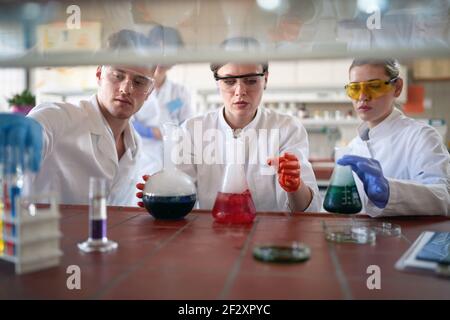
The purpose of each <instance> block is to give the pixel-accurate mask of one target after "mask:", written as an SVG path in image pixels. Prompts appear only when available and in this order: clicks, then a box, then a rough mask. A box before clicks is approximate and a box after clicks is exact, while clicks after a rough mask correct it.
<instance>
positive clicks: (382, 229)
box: [353, 221, 402, 237]
mask: <svg viewBox="0 0 450 320" xmlns="http://www.w3.org/2000/svg"><path fill="white" fill-rule="evenodd" d="M353 225H354V226H356V227H367V228H370V229H372V230H373V231H375V233H376V234H377V236H386V237H399V236H401V234H402V228H401V227H400V226H399V225H398V224H393V223H390V222H378V221H353Z"/></svg>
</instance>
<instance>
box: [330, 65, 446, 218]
mask: <svg viewBox="0 0 450 320" xmlns="http://www.w3.org/2000/svg"><path fill="white" fill-rule="evenodd" d="M349 72H350V83H349V84H348V85H347V86H346V91H347V94H348V95H349V97H350V98H351V99H352V103H353V107H354V109H355V111H356V113H357V114H358V116H359V117H360V118H361V119H362V120H363V121H364V122H363V123H362V124H361V126H360V127H359V128H358V136H357V137H356V138H355V139H353V140H352V141H351V143H350V145H349V146H350V148H351V155H346V156H344V157H343V158H341V159H340V160H338V164H341V165H350V166H351V167H352V169H353V171H354V172H355V174H356V176H357V178H356V183H357V186H358V190H359V193H360V195H361V196H362V201H363V204H364V209H363V212H366V213H368V214H369V215H370V216H372V217H379V216H388V215H449V213H450V195H449V194H450V183H449V179H450V156H449V153H448V151H447V150H446V148H445V147H444V144H443V142H442V138H441V136H440V135H439V133H438V132H437V131H436V130H435V129H434V128H432V127H430V126H428V125H427V124H425V123H422V122H418V121H416V120H413V119H411V118H408V117H406V116H405V115H404V114H403V113H402V112H401V111H400V110H399V109H397V108H396V107H395V105H394V100H395V98H396V97H398V96H399V95H400V93H401V91H402V87H403V81H402V79H401V78H400V77H399V68H398V64H397V62H396V61H395V60H392V59H386V60H377V59H366V60H364V59H362V60H354V61H353V63H352V65H351V66H350V71H349Z"/></svg>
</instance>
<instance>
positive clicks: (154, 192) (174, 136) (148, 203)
mask: <svg viewBox="0 0 450 320" xmlns="http://www.w3.org/2000/svg"><path fill="white" fill-rule="evenodd" d="M180 134H181V131H180V128H178V127H177V126H176V125H175V124H174V123H165V124H164V125H163V150H164V151H163V152H164V168H163V170H161V171H159V172H157V173H156V174H154V175H152V176H151V177H150V178H149V179H148V180H147V182H146V183H145V187H144V192H143V197H142V201H143V202H144V206H145V208H146V209H147V211H148V212H149V213H150V214H151V215H152V216H153V217H154V218H155V219H164V220H173V219H181V218H183V217H184V216H186V215H187V214H188V213H189V212H191V211H192V209H193V208H194V205H195V202H196V200H197V195H196V194H197V193H196V188H195V184H194V182H193V180H192V178H191V177H190V176H189V175H187V174H186V173H184V172H183V171H181V170H179V169H177V168H176V167H175V164H174V161H172V160H173V159H174V158H173V157H174V156H175V154H174V152H173V151H174V150H176V149H174V144H175V143H176V141H177V140H178V137H180V136H182V135H180Z"/></svg>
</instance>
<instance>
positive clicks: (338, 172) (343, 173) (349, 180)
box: [323, 148, 362, 214]
mask: <svg viewBox="0 0 450 320" xmlns="http://www.w3.org/2000/svg"><path fill="white" fill-rule="evenodd" d="M346 152H348V148H336V152H335V160H336V163H335V167H334V171H333V175H332V176H331V182H330V186H329V187H328V189H327V193H326V195H325V199H324V202H323V207H324V209H325V210H327V211H329V212H334V213H342V214H354V213H358V212H360V211H361V209H362V204H361V198H360V197H359V193H358V188H357V187H356V183H355V179H354V178H353V172H352V169H351V167H350V166H341V165H339V164H337V160H338V159H340V158H341V157H342V155H344V154H345V153H346Z"/></svg>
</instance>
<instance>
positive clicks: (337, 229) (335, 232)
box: [323, 222, 377, 244]
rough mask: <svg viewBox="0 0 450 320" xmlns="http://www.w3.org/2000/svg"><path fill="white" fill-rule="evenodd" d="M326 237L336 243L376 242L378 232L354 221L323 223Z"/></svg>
mask: <svg viewBox="0 0 450 320" xmlns="http://www.w3.org/2000/svg"><path fill="white" fill-rule="evenodd" d="M323 228H324V231H325V239H326V240H328V241H330V242H336V243H357V244H374V243H375V241H376V236H377V235H376V232H375V231H374V230H373V229H372V228H370V227H366V226H360V225H354V224H352V223H342V224H327V223H325V222H324V223H323Z"/></svg>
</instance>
